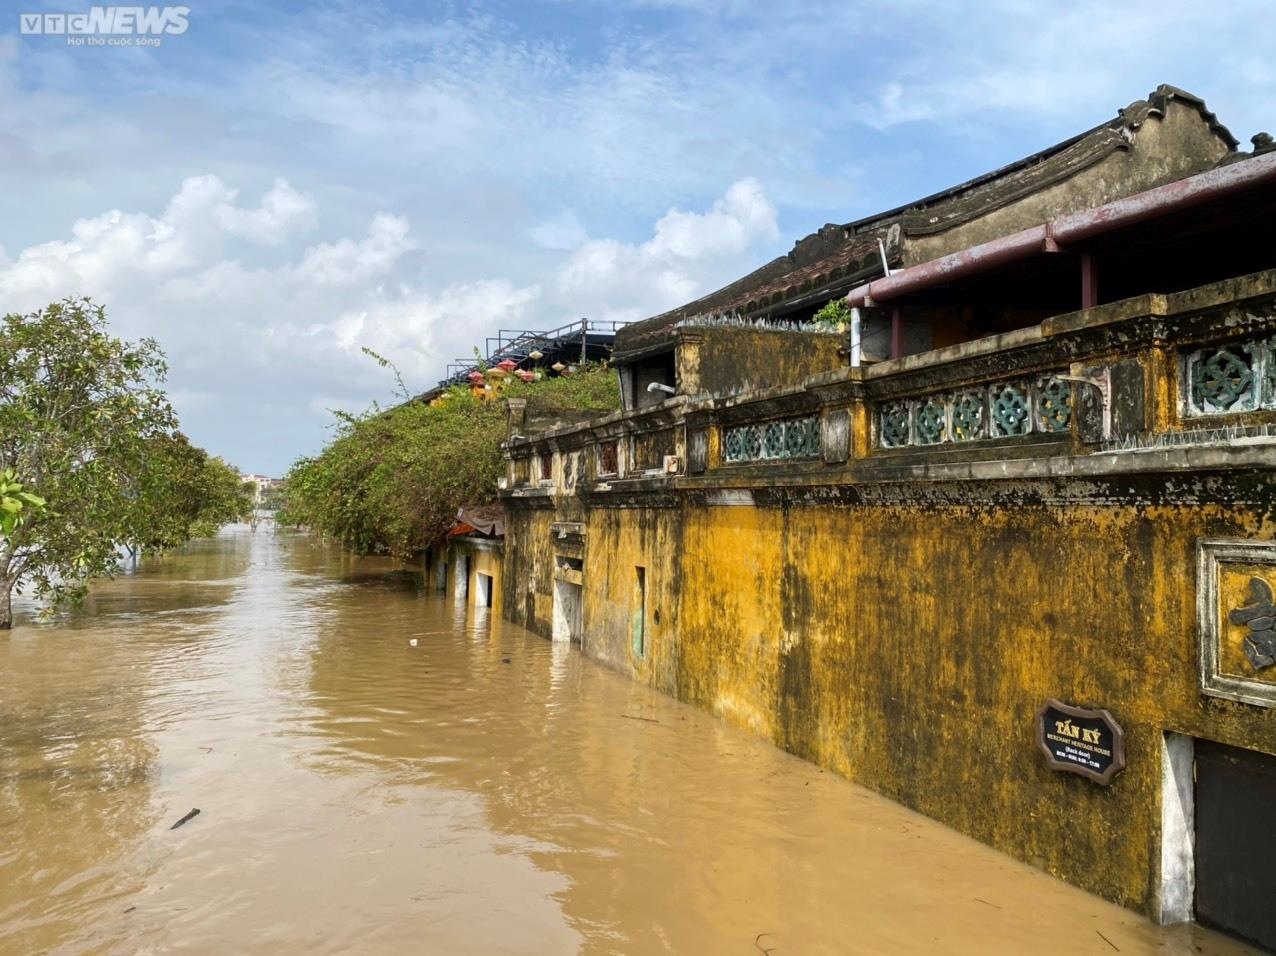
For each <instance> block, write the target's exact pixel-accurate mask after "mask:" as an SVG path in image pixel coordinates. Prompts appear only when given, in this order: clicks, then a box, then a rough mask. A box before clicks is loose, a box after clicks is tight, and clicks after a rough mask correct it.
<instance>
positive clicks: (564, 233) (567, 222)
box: [527, 209, 589, 249]
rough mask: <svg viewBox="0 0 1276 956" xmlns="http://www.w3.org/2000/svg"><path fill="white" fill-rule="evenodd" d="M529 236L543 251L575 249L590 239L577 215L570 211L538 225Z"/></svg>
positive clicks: (531, 230)
mask: <svg viewBox="0 0 1276 956" xmlns="http://www.w3.org/2000/svg"><path fill="white" fill-rule="evenodd" d="M527 234H528V235H529V236H530V237H531V239H532V241H533V242H534V243H536V244H537V245H538V246H540V247H541V248H543V249H575V248H576V247H577V246H579V245H581V244H582V243H583V242H585V240H587V239H588V238H589V234H588V233H587V232H586V231H585V227H584V226H583V225H581V222H580V220H579V219H577V218H576V213H575V212H573V211H572V210H570V209H568V210H566V211H564V212H561V213H559V214H558V215H557V216H554V217H552V218H550V219H546V220H545V221H544V222H539V223H537V224H536V225H535V226H533V227H532V228H531V229H528V230H527Z"/></svg>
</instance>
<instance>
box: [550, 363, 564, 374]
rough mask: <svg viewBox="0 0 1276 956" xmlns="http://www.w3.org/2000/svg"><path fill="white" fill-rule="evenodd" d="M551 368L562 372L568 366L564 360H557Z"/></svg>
mask: <svg viewBox="0 0 1276 956" xmlns="http://www.w3.org/2000/svg"><path fill="white" fill-rule="evenodd" d="M550 368H552V369H553V370H554V371H555V372H561V371H562V370H563V369H565V368H567V366H566V365H564V364H563V363H562V362H555V363H554V364H553V365H551V366H550Z"/></svg>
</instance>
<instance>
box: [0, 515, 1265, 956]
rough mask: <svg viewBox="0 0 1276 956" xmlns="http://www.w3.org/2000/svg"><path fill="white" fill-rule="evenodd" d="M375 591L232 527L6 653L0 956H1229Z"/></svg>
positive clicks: (528, 644) (668, 707)
mask: <svg viewBox="0 0 1276 956" xmlns="http://www.w3.org/2000/svg"><path fill="white" fill-rule="evenodd" d="M395 572H396V568H395V567H394V566H393V565H392V564H391V563H389V562H387V561H377V560H368V561H356V560H354V559H351V558H349V557H348V556H345V555H342V554H340V553H339V552H337V551H336V550H334V549H331V548H327V547H323V546H321V545H320V544H318V543H316V542H315V541H312V540H310V539H308V538H304V537H300V536H295V535H292V536H290V535H286V534H280V535H274V534H271V533H263V532H262V531H260V530H259V531H258V532H257V533H256V534H249V533H247V532H246V531H244V532H236V533H228V534H226V535H225V536H223V537H222V538H220V539H218V540H217V541H215V542H209V543H204V544H201V545H198V546H195V547H192V548H191V549H189V550H187V551H186V552H184V553H182V554H180V555H176V556H173V557H171V558H168V559H165V560H164V561H162V562H158V563H154V564H147V565H144V567H143V569H142V570H141V571H140V572H139V573H138V574H136V575H131V576H128V577H125V578H121V579H120V580H118V581H116V582H113V583H111V584H108V585H107V586H105V587H104V588H102V589H101V590H100V591H99V592H98V593H97V594H96V596H95V597H94V599H93V601H92V603H91V605H90V606H89V607H88V608H86V610H85V612H83V613H82V614H80V615H76V616H73V617H72V618H70V619H68V620H66V621H63V622H60V623H58V624H57V625H55V626H41V627H35V626H25V627H21V628H19V629H17V630H15V631H14V632H13V634H12V635H11V636H10V637H8V638H0V812H2V815H0V847H2V849H0V950H3V951H6V952H7V951H12V952H32V951H41V950H54V951H58V952H134V951H138V950H144V951H159V950H162V951H166V952H167V951H178V952H182V951H186V952H196V953H206V952H225V951H234V952H263V953H265V952H272V953H273V952H319V953H344V952H359V953H366V952H403V951H411V952H484V953H571V952H582V953H610V952H616V953H665V952H676V953H718V952H742V953H749V952H754V953H756V952H758V951H759V950H760V949H771V950H773V951H774V952H775V953H776V954H777V956H780V954H784V953H848V952H866V953H869V952H872V953H876V952H934V951H936V950H943V951H946V952H979V953H995V952H1005V953H1017V952H1025V951H1033V952H1048V951H1057V952H1065V951H1066V952H1074V951H1077V952H1103V951H1105V950H1106V949H1107V944H1106V943H1104V942H1103V941H1102V939H1101V938H1100V937H1099V936H1098V935H1097V932H1099V931H1101V932H1102V933H1103V936H1104V937H1106V938H1107V939H1109V940H1111V941H1112V943H1113V944H1114V945H1116V946H1118V947H1120V949H1121V951H1122V952H1125V953H1131V952H1135V953H1137V952H1153V951H1155V952H1175V951H1179V952H1184V953H1187V952H1191V953H1196V952H1215V953H1224V952H1239V951H1241V950H1240V949H1239V947H1234V946H1232V945H1231V944H1229V943H1228V942H1227V941H1224V940H1220V939H1219V938H1218V937H1214V936H1212V935H1210V934H1207V933H1203V932H1200V931H1197V930H1195V929H1193V928H1191V927H1181V928H1179V929H1177V930H1174V931H1171V932H1162V931H1159V930H1157V929H1156V928H1154V927H1152V926H1151V925H1149V924H1148V923H1146V922H1145V921H1143V920H1140V919H1138V918H1137V917H1135V916H1133V915H1132V914H1130V913H1127V912H1124V911H1121V910H1118V909H1116V908H1115V907H1111V906H1108V905H1106V904H1103V903H1101V902H1099V901H1097V900H1095V899H1093V898H1091V897H1088V896H1085V895H1084V894H1081V893H1080V892H1077V891H1074V890H1072V889H1070V888H1068V887H1066V886H1064V885H1063V884H1061V883H1058V882H1056V881H1054V880H1051V879H1050V878H1048V877H1046V876H1044V875H1043V874H1040V873H1038V872H1036V871H1034V870H1031V869H1029V868H1027V867H1023V866H1020V865H1018V864H1015V863H1013V862H1012V861H1010V860H1008V859H1006V858H1005V857H1002V856H999V855H998V854H995V853H993V852H991V851H989V850H987V849H985V848H983V847H979V846H977V845H975V844H973V843H971V842H970V841H967V840H964V839H963V838H960V837H958V836H956V835H955V834H952V833H951V832H949V831H946V830H944V829H942V828H940V827H938V826H936V825H935V824H932V823H930V822H929V821H926V820H924V819H922V818H920V817H917V816H915V815H913V814H909V813H907V812H905V811H902V810H900V809H899V808H898V807H895V806H893V805H891V804H889V803H887V802H885V801H883V800H880V799H879V798H877V797H875V796H873V795H872V794H869V793H867V792H866V791H863V790H860V789H858V788H855V787H853V786H851V785H849V784H847V783H846V782H845V781H842V780H839V779H836V778H833V777H831V775H828V774H824V773H821V772H820V771H819V770H818V769H817V768H815V767H813V766H811V765H809V764H806V763H803V762H801V761H799V760H796V759H794V758H791V757H789V756H787V755H785V754H783V753H780V752H778V751H776V750H774V749H773V748H771V747H770V746H769V745H766V744H765V743H763V742H761V741H758V740H756V739H754V738H751V737H748V736H746V735H744V734H741V733H739V732H737V731H734V730H732V729H731V728H729V727H726V726H724V725H723V724H722V723H720V722H718V721H716V720H714V719H712V718H710V717H708V716H706V715H704V714H702V713H699V712H698V711H695V710H692V709H690V708H687V707H684V706H681V705H679V704H677V703H675V702H673V701H670V700H668V699H666V698H664V697H661V696H659V695H656V694H653V693H651V692H649V691H646V690H644V689H642V688H640V687H638V686H636V685H634V684H633V683H631V682H630V681H628V680H626V679H624V678H621V677H620V676H618V675H616V674H613V673H611V672H609V671H607V670H605V669H603V668H601V667H599V666H597V665H595V664H592V663H590V662H588V661H585V660H583V659H582V658H581V656H580V654H579V653H578V652H575V651H572V650H570V649H569V648H567V647H565V646H563V645H553V644H550V643H549V642H546V641H543V640H541V639H539V638H536V637H534V636H532V635H529V634H527V633H526V632H524V631H521V630H519V629H517V628H513V627H511V626H509V625H506V624H504V623H503V622H501V621H500V620H493V619H490V617H489V612H488V611H487V610H486V609H478V610H476V609H474V608H469V607H466V606H465V605H464V604H457V603H456V602H455V601H454V600H453V598H452V596H450V595H439V594H435V593H433V592H431V591H423V590H421V589H420V588H419V586H418V584H417V582H416V581H415V580H414V579H413V578H412V577H411V576H407V575H403V574H396V573H395ZM413 641H415V642H416V643H415V646H414V645H413V643H412V642H413ZM196 806H198V807H200V808H201V810H202V811H203V812H202V813H201V815H200V816H199V817H197V818H195V820H193V821H192V822H191V823H190V824H188V825H186V826H184V827H183V828H181V829H179V830H176V831H170V830H168V829H167V827H168V826H169V824H170V823H171V822H172V821H173V820H176V819H177V818H178V817H180V816H181V815H182V814H184V813H185V812H186V811H187V810H189V809H190V808H192V807H196ZM1026 901H1031V905H1028V904H1027V903H1026ZM1198 947H1199V948H1198Z"/></svg>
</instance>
